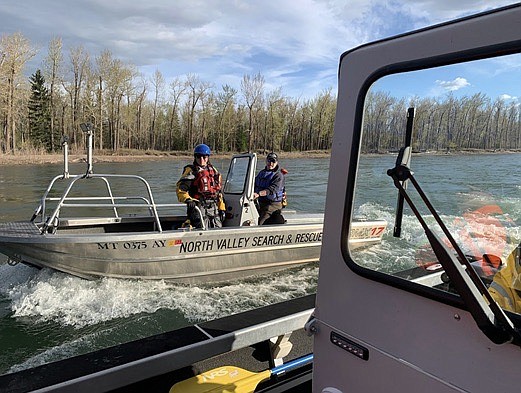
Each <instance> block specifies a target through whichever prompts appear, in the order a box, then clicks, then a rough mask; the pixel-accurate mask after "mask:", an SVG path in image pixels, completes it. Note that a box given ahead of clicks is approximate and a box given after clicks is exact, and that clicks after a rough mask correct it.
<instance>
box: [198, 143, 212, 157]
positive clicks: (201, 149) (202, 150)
mask: <svg viewBox="0 0 521 393" xmlns="http://www.w3.org/2000/svg"><path fill="white" fill-rule="evenodd" d="M195 154H200V155H202V156H209V155H211V154H212V152H211V151H210V148H209V147H208V145H205V144H204V143H201V144H200V145H197V146H196V147H195V149H194V155H195Z"/></svg>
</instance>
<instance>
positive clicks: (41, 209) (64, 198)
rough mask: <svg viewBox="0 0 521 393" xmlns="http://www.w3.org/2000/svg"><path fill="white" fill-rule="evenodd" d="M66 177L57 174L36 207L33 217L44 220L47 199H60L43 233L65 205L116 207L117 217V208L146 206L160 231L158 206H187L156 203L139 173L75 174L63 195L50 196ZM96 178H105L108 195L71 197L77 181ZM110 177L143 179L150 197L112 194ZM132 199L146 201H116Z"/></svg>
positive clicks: (145, 182) (76, 206)
mask: <svg viewBox="0 0 521 393" xmlns="http://www.w3.org/2000/svg"><path fill="white" fill-rule="evenodd" d="M65 178H66V177H65V176H64V175H60V176H56V177H55V178H54V179H53V180H52V181H51V183H50V184H49V186H48V187H47V190H46V191H45V193H44V195H43V196H42V198H41V202H40V205H39V206H38V207H37V208H36V210H35V213H34V215H33V218H32V219H31V221H32V220H34V218H35V217H36V216H37V215H39V214H41V216H42V222H43V221H44V219H45V212H46V202H47V201H58V203H57V205H56V207H55V209H54V210H53V212H52V214H51V215H50V216H49V217H48V218H47V220H45V222H44V224H43V226H42V228H41V233H42V234H43V233H46V232H47V230H48V228H49V227H50V226H53V225H54V224H53V223H56V222H57V218H58V217H59V213H60V211H61V209H62V208H63V207H69V208H71V207H74V208H80V207H89V208H101V207H105V208H107V207H109V208H113V209H114V216H115V218H119V215H118V211H117V208H118V207H119V208H130V207H131V208H136V207H146V208H148V209H149V210H150V213H151V216H152V217H154V220H155V223H156V225H157V230H158V231H159V232H162V231H163V229H162V227H161V222H160V220H159V214H158V212H157V208H158V207H181V206H186V205H185V204H184V203H183V204H181V203H179V204H159V205H156V203H155V202H154V197H153V195H152V190H151V188H150V185H149V184H148V182H147V180H145V179H144V178H143V177H141V176H137V175H116V174H92V173H91V174H87V175H75V176H72V177H68V179H69V181H70V183H69V184H68V186H67V188H66V189H65V191H64V192H63V194H62V195H61V197H49V196H48V195H49V193H50V191H51V190H52V188H53V186H54V184H55V183H56V181H57V180H61V179H65ZM94 178H98V179H101V180H103V182H104V183H105V185H106V187H107V193H108V196H99V197H96V196H95V197H69V196H68V195H69V193H70V192H71V190H72V189H73V187H74V185H75V184H76V182H77V181H79V180H87V179H94ZM109 178H119V179H135V180H139V181H141V182H142V183H143V184H144V186H145V189H146V191H147V193H148V199H147V198H145V197H144V196H131V197H128V196H126V197H125V196H124V197H115V196H114V195H113V194H112V189H111V186H110V182H109ZM131 199H139V200H142V201H144V202H145V203H144V204H138V203H127V204H124V203H116V201H121V200H131ZM94 200H96V201H104V200H110V201H111V203H67V202H71V201H94Z"/></svg>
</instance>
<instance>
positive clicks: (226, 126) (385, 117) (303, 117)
mask: <svg viewBox="0 0 521 393" xmlns="http://www.w3.org/2000/svg"><path fill="white" fill-rule="evenodd" d="M36 54H37V50H36V49H35V48H34V47H33V46H32V45H31V43H30V42H29V40H27V39H26V38H25V37H24V36H23V35H22V34H21V33H15V34H12V35H4V36H2V37H1V38H0V124H1V127H2V132H1V137H0V151H1V152H2V153H16V152H20V151H27V150H29V149H33V150H40V151H48V152H54V151H57V150H59V149H60V146H61V145H60V140H61V137H62V135H66V136H68V138H69V146H70V147H71V149H72V150H73V151H75V150H78V151H79V150H83V149H84V144H85V138H84V137H83V135H82V133H81V131H80V127H79V124H80V123H82V122H91V123H92V124H93V125H94V129H95V139H94V145H95V146H94V147H95V148H96V149H105V150H111V151H114V152H118V151H121V150H124V149H138V150H159V151H165V152H173V151H188V150H191V149H192V148H193V146H194V145H195V144H197V143H201V142H204V143H207V144H208V145H209V146H210V147H211V148H212V150H214V151H216V152H236V151H246V150H248V151H263V152H266V151H309V150H327V149H329V148H330V147H331V143H332V135H333V125H334V117H335V112H336V97H335V96H334V94H333V93H332V89H331V88H326V89H324V90H323V91H321V92H320V93H318V94H317V95H316V96H315V97H313V98H310V99H302V98H293V97H288V96H286V95H284V94H283V92H282V89H281V88H277V89H274V90H269V89H267V87H266V83H265V79H264V77H263V75H262V74H260V73H257V74H253V75H243V77H242V79H241V84H240V88H239V89H236V88H234V87H232V86H230V85H223V86H219V87H218V86H215V85H214V84H213V83H211V82H208V81H204V80H202V79H201V78H200V77H199V76H198V75H195V74H188V75H185V76H180V77H177V78H174V79H173V80H172V81H170V82H168V83H167V82H166V80H165V78H164V76H163V75H162V73H161V72H160V71H159V70H156V71H155V73H154V74H153V76H152V77H148V78H147V77H145V76H144V75H142V74H140V73H139V72H138V71H137V68H136V67H135V66H134V65H132V64H126V63H124V62H123V61H121V60H120V59H117V58H115V57H114V56H113V54H112V53H111V52H110V51H108V50H105V51H103V52H102V53H100V54H98V55H96V56H91V54H89V53H88V52H87V51H86V50H85V49H84V48H83V47H82V46H78V47H74V48H71V49H70V50H68V51H67V52H65V51H64V50H63V47H62V41H61V39H60V38H54V39H53V40H51V42H50V43H49V45H48V47H47V52H46V55H45V57H44V61H43V63H42V66H41V68H40V69H37V70H35V71H34V73H33V74H32V75H31V76H30V78H26V77H25V76H24V69H25V66H26V64H27V63H28V62H29V61H30V60H31V59H32V58H33V57H34V56H35V55H36ZM411 105H412V106H415V107H416V108H417V111H416V113H417V115H416V120H415V142H414V147H415V149H417V150H444V149H466V148H475V149H518V148H519V147H520V146H519V145H520V133H519V132H518V130H519V129H520V125H521V124H520V114H519V108H518V106H516V105H507V104H506V103H505V101H503V100H500V99H496V100H495V101H492V100H491V99H490V98H488V97H486V96H485V95H483V94H476V95H474V96H472V97H463V98H455V97H453V96H452V95H448V96H445V97H443V98H441V99H434V98H414V99H412V100H409V101H408V102H406V100H405V99H399V98H395V97H393V96H391V95H390V94H389V93H385V92H370V93H369V94H368V97H367V102H366V107H365V115H364V143H363V147H362V148H363V151H364V152H386V151H389V150H394V149H396V148H398V147H400V146H401V145H402V144H403V134H404V132H405V124H406V118H405V113H406V110H407V107H409V106H411Z"/></svg>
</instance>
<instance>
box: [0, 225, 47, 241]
mask: <svg viewBox="0 0 521 393" xmlns="http://www.w3.org/2000/svg"><path fill="white" fill-rule="evenodd" d="M4 235H5V236H7V235H8V236H10V237H27V236H32V235H40V230H39V229H38V227H37V226H36V224H35V223H33V222H30V221H15V222H5V223H0V237H1V236H4Z"/></svg>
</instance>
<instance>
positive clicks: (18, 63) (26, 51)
mask: <svg viewBox="0 0 521 393" xmlns="http://www.w3.org/2000/svg"><path fill="white" fill-rule="evenodd" d="M0 54H1V62H0V78H1V79H2V85H4V86H2V88H4V87H5V89H6V90H5V91H6V94H5V96H4V107H5V118H4V119H3V133H2V134H3V143H2V151H3V152H4V153H5V152H7V151H11V152H14V151H15V150H16V110H17V108H16V106H15V105H16V101H17V100H18V98H19V95H20V94H21V93H22V91H23V90H22V89H19V88H18V87H19V86H21V85H22V86H23V83H22V80H21V78H22V74H23V69H24V67H25V64H26V63H27V61H29V60H30V59H31V58H33V57H34V56H35V55H36V49H35V48H33V47H32V46H31V44H30V43H29V40H27V38H25V37H24V36H23V35H22V34H21V33H14V34H12V35H7V36H2V37H1V38H0ZM24 80H25V79H24Z"/></svg>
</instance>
